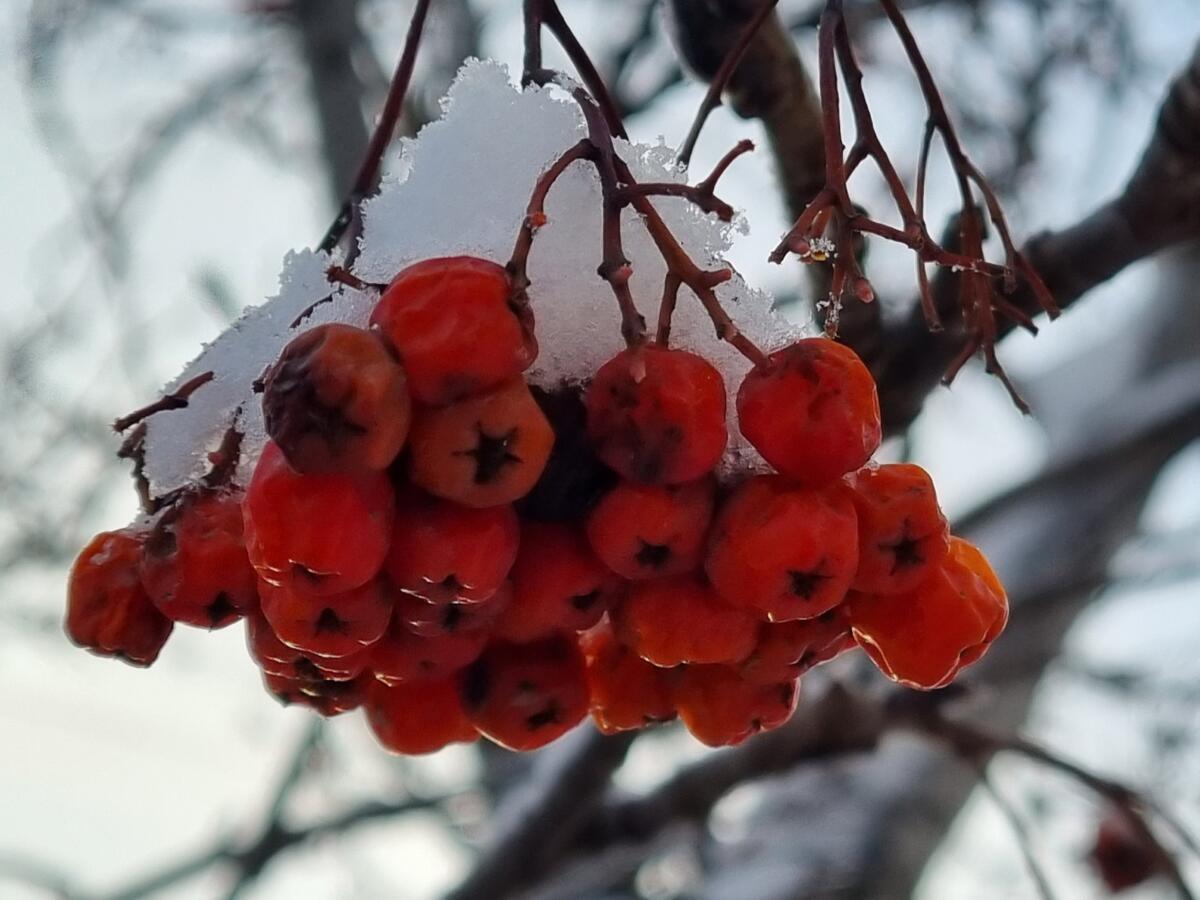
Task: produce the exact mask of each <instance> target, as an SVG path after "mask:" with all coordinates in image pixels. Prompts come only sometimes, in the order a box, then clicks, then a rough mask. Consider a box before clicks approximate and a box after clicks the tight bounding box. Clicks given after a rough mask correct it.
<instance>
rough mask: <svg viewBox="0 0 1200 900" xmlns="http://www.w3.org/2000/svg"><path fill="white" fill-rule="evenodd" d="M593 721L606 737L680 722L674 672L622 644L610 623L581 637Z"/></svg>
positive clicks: (604, 623) (602, 621)
mask: <svg viewBox="0 0 1200 900" xmlns="http://www.w3.org/2000/svg"><path fill="white" fill-rule="evenodd" d="M579 648H580V649H581V650H582V651H583V655H584V659H585V660H586V663H587V685H588V696H589V697H591V713H592V720H593V721H594V722H595V723H596V727H597V728H598V729H600V731H602V732H604V733H605V734H615V733H616V732H618V731H630V730H633V729H637V728H644V727H645V726H646V725H650V724H653V723H655V722H666V721H668V720H670V719H673V718H675V701H674V699H673V695H672V682H673V679H674V676H675V671H674V670H672V669H662V668H659V667H658V666H655V665H653V664H651V663H648V662H646V661H645V660H644V659H642V658H641V657H640V656H638V655H637V654H636V653H634V652H633V651H632V650H631V649H629V648H628V647H626V646H625V645H624V644H622V643H621V642H620V641H618V640H617V636H616V634H615V632H614V631H613V629H612V625H611V624H610V623H609V621H608V620H607V619H604V620H601V622H600V623H599V624H598V625H596V626H595V627H594V628H591V629H589V630H588V631H586V632H584V633H583V634H581V635H580V636H579Z"/></svg>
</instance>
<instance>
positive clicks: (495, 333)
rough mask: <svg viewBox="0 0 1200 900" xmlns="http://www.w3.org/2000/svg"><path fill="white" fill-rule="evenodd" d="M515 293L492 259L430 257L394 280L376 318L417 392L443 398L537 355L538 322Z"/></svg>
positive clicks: (428, 400) (515, 371)
mask: <svg viewBox="0 0 1200 900" xmlns="http://www.w3.org/2000/svg"><path fill="white" fill-rule="evenodd" d="M511 295H512V285H511V283H510V281H509V278H508V273H507V272H506V271H505V270H504V267H503V266H500V265H497V264H496V263H494V262H490V261H488V260H486V259H478V258H476V257H470V256H452V257H444V258H440V259H427V260H424V261H423V262H419V263H416V264H415V265H412V266H409V267H408V268H407V269H404V270H403V271H402V272H401V273H400V274H399V275H397V276H396V277H395V278H394V279H393V280H392V283H391V284H390V285H389V286H388V289H387V290H386V291H384V292H383V296H381V297H380V298H379V303H378V304H377V305H376V307H375V311H374V312H373V313H371V324H372V325H373V326H375V327H376V328H378V329H379V330H380V332H381V333H382V334H383V336H384V337H385V338H386V339H387V340H388V342H389V343H390V344H391V345H392V347H394V348H395V350H396V352H397V353H398V354H399V356H400V361H401V363H403V365H404V370H405V372H406V373H407V374H408V381H409V389H410V390H411V391H412V395H413V397H415V398H416V399H417V400H418V401H419V402H421V403H424V404H426V405H433V406H440V405H442V404H445V403H453V402H454V401H456V400H461V399H462V398H463V397H466V396H468V395H470V394H475V393H478V392H480V391H486V390H488V389H490V388H493V387H496V386H497V385H499V384H501V383H502V382H505V381H507V380H509V379H511V378H513V377H514V376H516V375H519V374H520V373H521V372H523V371H525V369H527V368H528V367H529V365H530V363H532V362H533V360H534V359H535V358H536V356H537V342H536V340H535V339H534V335H533V323H532V322H531V321H529V318H528V314H527V313H524V312H521V313H520V314H518V312H517V311H514V309H513V307H512V306H511V304H510V302H509V301H510V299H511Z"/></svg>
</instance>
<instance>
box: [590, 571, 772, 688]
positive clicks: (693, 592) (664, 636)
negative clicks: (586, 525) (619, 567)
mask: <svg viewBox="0 0 1200 900" xmlns="http://www.w3.org/2000/svg"><path fill="white" fill-rule="evenodd" d="M612 619H613V626H614V627H615V628H616V632H617V634H618V635H619V636H620V638H621V640H622V642H624V643H625V644H627V645H629V646H630V647H632V648H633V649H634V650H635V651H636V652H637V653H638V655H639V656H641V657H642V658H643V659H645V660H647V661H648V662H652V663H654V665H656V666H663V667H666V668H671V667H673V666H678V665H680V664H682V663H735V662H739V661H740V660H743V659H745V658H746V657H747V656H748V655H749V654H750V651H751V650H753V649H754V645H755V643H756V641H757V640H758V624H759V623H758V620H757V619H755V618H754V616H752V615H750V614H749V613H748V612H746V611H745V610H744V609H738V608H736V607H733V606H730V605H729V604H727V603H725V602H724V601H723V600H721V598H719V597H718V596H717V595H716V593H715V592H714V591H713V589H712V588H711V587H709V586H708V584H706V583H705V582H704V581H702V580H701V579H699V578H697V577H695V576H690V575H682V576H676V577H674V578H661V579H655V580H653V581H637V582H634V583H633V584H632V585H630V588H629V594H628V595H627V596H626V597H625V598H624V599H623V600H622V601H621V602H620V603H618V604H617V605H616V606H615V607H614V608H613V611H612Z"/></svg>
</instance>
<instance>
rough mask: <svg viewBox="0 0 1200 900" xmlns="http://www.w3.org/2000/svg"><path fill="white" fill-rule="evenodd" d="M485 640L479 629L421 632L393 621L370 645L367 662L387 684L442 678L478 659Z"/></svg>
mask: <svg viewBox="0 0 1200 900" xmlns="http://www.w3.org/2000/svg"><path fill="white" fill-rule="evenodd" d="M442 609H445V607H442ZM487 640H488V636H487V634H486V633H484V632H482V631H467V632H444V633H442V634H439V635H430V636H422V635H418V634H414V633H413V632H411V631H409V630H408V629H407V628H405V627H404V626H403V625H402V624H399V623H398V622H396V621H393V622H392V625H391V627H390V628H388V630H387V634H385V635H384V636H383V639H382V640H380V641H379V642H378V643H377V644H375V645H374V646H373V647H372V654H371V663H370V666H371V669H372V670H373V671H374V672H375V677H376V678H378V679H379V680H380V681H385V682H387V683H388V684H399V683H401V682H408V681H428V680H430V679H435V678H444V677H446V676H447V675H451V674H453V673H455V672H457V671H459V670H460V669H463V668H466V667H467V666H468V665H470V664H471V663H473V662H474V661H475V660H476V659H478V658H479V654H481V653H482V652H483V648H484V645H485V644H486V643H487Z"/></svg>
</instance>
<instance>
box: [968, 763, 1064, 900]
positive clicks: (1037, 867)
mask: <svg viewBox="0 0 1200 900" xmlns="http://www.w3.org/2000/svg"><path fill="white" fill-rule="evenodd" d="M975 769H976V771H977V772H978V773H979V783H980V785H982V786H983V789H984V790H985V791H987V793H988V796H989V797H991V798H992V802H993V803H995V804H996V809H998V810H1000V814H1001V815H1002V816H1004V818H1005V819H1007V820H1008V825H1009V827H1010V828H1011V829H1012V830H1013V835H1014V836H1015V837H1016V839H1017V847H1018V848H1020V851H1021V856H1022V857H1023V858H1024V860H1025V869H1026V871H1028V872H1029V878H1030V880H1032V881H1033V884H1034V887H1036V888H1037V892H1038V896H1039V897H1041V898H1042V900H1054V892H1053V891H1052V890H1050V882H1049V881H1048V880H1047V878H1046V873H1045V872H1043V871H1042V866H1041V863H1039V862H1038V860H1037V856H1036V855H1034V852H1033V844H1034V841H1033V837H1032V836H1031V835H1030V833H1029V827H1028V825H1026V823H1025V820H1024V819H1022V818H1021V815H1020V813H1018V812H1017V810H1016V808H1015V807H1014V806H1013V805H1012V804H1011V803H1009V802H1008V798H1007V797H1005V796H1004V795H1003V794H1001V793H1000V790H999V789H998V788H997V787H996V784H995V782H994V781H992V777H991V775H990V774H989V773H988V767H987V765H986V764H985V763H981V762H977V763H976V765H975Z"/></svg>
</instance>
